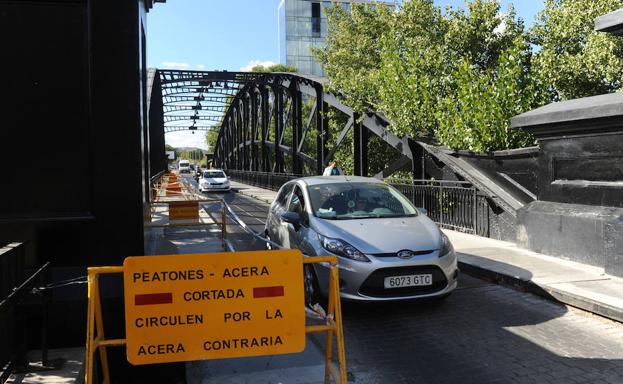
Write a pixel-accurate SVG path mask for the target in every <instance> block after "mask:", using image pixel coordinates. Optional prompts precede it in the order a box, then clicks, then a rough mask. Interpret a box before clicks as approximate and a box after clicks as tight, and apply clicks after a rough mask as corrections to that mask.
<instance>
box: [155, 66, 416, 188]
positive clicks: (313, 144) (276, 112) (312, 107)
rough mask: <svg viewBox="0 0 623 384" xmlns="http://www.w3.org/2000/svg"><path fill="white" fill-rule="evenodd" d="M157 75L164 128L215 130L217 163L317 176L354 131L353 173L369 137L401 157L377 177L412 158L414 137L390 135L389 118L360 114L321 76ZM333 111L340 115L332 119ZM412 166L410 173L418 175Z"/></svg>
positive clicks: (363, 168)
mask: <svg viewBox="0 0 623 384" xmlns="http://www.w3.org/2000/svg"><path fill="white" fill-rule="evenodd" d="M158 72H159V76H160V82H161V87H162V98H163V115H164V132H165V133H169V132H177V131H186V130H191V131H194V130H204V131H207V130H218V132H219V134H218V141H217V145H216V148H214V159H215V161H216V164H217V166H219V167H223V168H226V169H237V170H248V171H262V172H275V173H284V172H289V173H294V174H318V173H322V170H323V168H324V167H325V166H326V164H328V163H329V162H330V161H331V160H332V158H333V156H334V155H335V152H336V151H337V150H338V148H340V146H341V145H343V144H344V143H345V142H346V141H347V140H346V139H347V137H348V135H349V133H350V131H351V130H352V143H353V144H352V152H353V153H352V155H353V158H354V173H355V174H356V175H363V176H367V175H368V173H369V170H368V141H369V138H370V135H371V134H372V135H376V136H377V137H378V138H380V139H381V140H382V141H384V142H385V143H387V144H388V145H390V146H391V147H393V148H395V149H396V151H398V153H399V154H400V155H401V156H400V158H399V160H398V161H396V162H395V163H394V164H391V165H389V167H388V168H387V169H386V170H384V171H383V172H381V173H380V174H379V175H385V176H388V175H389V174H391V173H392V172H393V171H395V170H397V169H401V168H403V167H405V166H407V165H408V164H409V163H412V161H411V159H413V154H412V147H413V144H415V142H412V143H410V142H409V141H410V140H409V139H408V138H400V137H397V136H396V135H394V134H392V133H391V132H390V131H389V130H388V129H387V127H388V126H389V123H388V122H387V120H386V119H385V118H383V117H382V116H381V115H379V114H377V113H374V112H370V113H368V114H366V115H365V116H357V114H356V113H355V112H354V111H353V110H352V109H351V108H350V107H348V106H346V105H344V104H343V103H342V102H340V100H339V99H338V98H337V97H336V96H335V95H334V94H333V93H330V92H327V91H326V90H325V85H324V83H323V82H322V80H321V79H317V78H312V77H306V76H300V75H295V74H289V73H253V72H226V71H223V72H219V71H205V72H204V71H181V70H180V71H177V70H158ZM331 114H334V115H336V116H338V118H336V119H333V121H330V115H331ZM340 122H341V124H342V125H340V126H339V127H335V124H339V123H340ZM330 124H333V125H334V126H333V129H330ZM416 147H417V145H416ZM416 168H417V167H415V168H412V170H413V171H415V172H416V173H417V169H416ZM416 176H418V177H421V176H422V175H416Z"/></svg>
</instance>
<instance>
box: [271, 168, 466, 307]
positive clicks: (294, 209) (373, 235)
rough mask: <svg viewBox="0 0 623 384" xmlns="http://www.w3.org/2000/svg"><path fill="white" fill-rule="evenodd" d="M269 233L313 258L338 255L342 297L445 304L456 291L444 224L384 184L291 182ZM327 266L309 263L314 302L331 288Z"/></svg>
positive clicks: (275, 206) (329, 179) (341, 179)
mask: <svg viewBox="0 0 623 384" xmlns="http://www.w3.org/2000/svg"><path fill="white" fill-rule="evenodd" d="M265 235H266V236H267V237H268V238H269V239H270V240H271V241H273V242H275V243H277V244H279V245H281V246H283V247H284V248H298V249H300V250H301V251H302V252H303V253H304V254H306V255H309V256H318V255H337V256H339V270H340V290H341V297H342V298H343V299H347V300H361V301H382V300H383V301H385V300H403V299H415V298H443V297H446V296H448V295H449V294H450V293H451V292H452V291H453V290H454V289H455V288H456V286H457V278H458V269H457V258H456V254H455V252H454V249H453V247H452V244H451V243H450V241H449V240H448V238H447V237H446V235H444V234H443V233H442V232H441V231H440V230H439V228H438V227H437V225H436V224H435V223H434V222H433V221H432V220H430V219H429V218H428V217H427V216H426V215H425V214H422V213H421V212H420V211H418V209H417V208H415V207H414V206H413V204H411V202H410V201H409V200H408V199H407V198H406V197H404V196H403V195H402V194H401V193H400V192H398V191H397V190H396V189H394V188H393V187H391V186H389V185H387V184H385V183H384V182H382V181H380V180H377V179H373V178H368V177H353V176H324V177H322V176H318V177H306V178H301V179H296V180H292V181H290V182H288V183H286V184H284V185H283V186H282V187H281V189H280V190H279V193H278V194H277V197H276V199H275V201H274V202H273V203H272V205H271V207H270V212H269V214H268V218H267V221H266V226H265ZM328 279H329V274H328V268H327V267H326V266H323V265H321V264H312V265H306V269H305V290H306V296H307V300H308V301H309V300H315V299H317V297H318V296H317V295H318V293H322V294H323V295H326V293H327V290H328Z"/></svg>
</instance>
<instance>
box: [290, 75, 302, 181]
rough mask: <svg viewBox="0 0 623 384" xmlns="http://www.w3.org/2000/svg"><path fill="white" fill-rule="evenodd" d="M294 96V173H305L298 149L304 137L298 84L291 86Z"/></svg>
mask: <svg viewBox="0 0 623 384" xmlns="http://www.w3.org/2000/svg"><path fill="white" fill-rule="evenodd" d="M290 95H291V96H292V148H291V154H292V173H294V174H297V175H300V174H302V173H303V163H302V161H301V158H300V157H299V154H298V148H299V145H300V144H301V139H302V137H303V97H302V95H301V91H299V89H298V86H297V85H296V83H294V82H293V83H292V85H291V86H290Z"/></svg>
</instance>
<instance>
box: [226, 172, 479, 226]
mask: <svg viewBox="0 0 623 384" xmlns="http://www.w3.org/2000/svg"><path fill="white" fill-rule="evenodd" d="M227 174H228V175H229V176H230V177H231V178H232V179H234V180H236V181H239V182H241V183H244V184H248V185H254V186H256V187H260V188H265V189H271V190H273V191H277V190H278V189H279V188H280V187H281V186H282V185H283V184H285V183H286V182H288V181H290V180H293V179H296V178H298V177H302V175H295V174H286V173H267V172H249V171H237V170H228V171H227ZM385 182H386V183H387V184H389V185H391V186H393V187H394V188H396V189H397V190H399V191H400V192H401V193H402V194H403V195H405V196H406V197H407V198H409V199H410V200H411V202H412V203H413V204H414V205H415V206H416V207H418V208H424V209H426V211H427V214H428V216H429V217H430V218H431V219H432V220H433V221H434V222H436V223H437V224H438V225H440V226H442V227H444V228H448V229H453V230H457V231H461V232H467V233H472V234H475V235H479V236H485V237H489V235H490V231H489V213H490V210H489V202H488V201H487V198H486V196H484V195H483V194H481V193H480V192H479V191H478V190H477V189H476V188H474V187H473V186H472V185H471V184H470V183H468V182H464V181H447V180H439V181H436V180H405V179H387V180H385Z"/></svg>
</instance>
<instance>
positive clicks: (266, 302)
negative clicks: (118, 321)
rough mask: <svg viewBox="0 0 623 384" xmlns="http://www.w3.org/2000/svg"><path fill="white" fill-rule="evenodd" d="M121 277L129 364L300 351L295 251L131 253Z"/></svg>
mask: <svg viewBox="0 0 623 384" xmlns="http://www.w3.org/2000/svg"><path fill="white" fill-rule="evenodd" d="M123 279H124V291H125V293H124V295H125V321H126V340H127V345H126V348H127V358H128V361H129V362H130V363H132V364H135V365H137V364H153V363H166V362H175V361H189V360H204V359H219V358H228V357H241V356H257V355H269V354H271V355H272V354H280V353H294V352H302V351H303V350H304V349H305V303H304V293H303V256H302V254H301V252H300V251H298V250H283V251H256V252H236V253H212V254H191V255H171V256H140V257H128V258H126V259H125V261H124V263H123Z"/></svg>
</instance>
